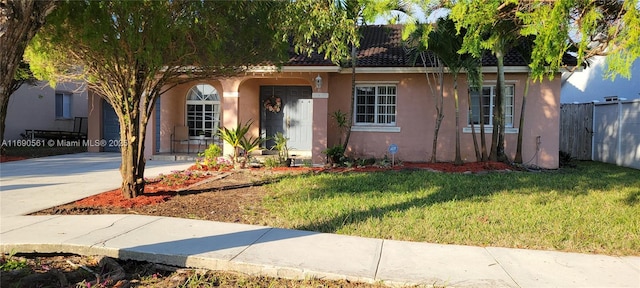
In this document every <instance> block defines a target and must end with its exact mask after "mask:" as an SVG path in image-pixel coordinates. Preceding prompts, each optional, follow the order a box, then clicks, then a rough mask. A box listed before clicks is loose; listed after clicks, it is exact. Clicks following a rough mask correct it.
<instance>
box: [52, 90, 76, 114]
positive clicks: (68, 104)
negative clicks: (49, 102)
mask: <svg viewBox="0 0 640 288" xmlns="http://www.w3.org/2000/svg"><path fill="white" fill-rule="evenodd" d="M54 102H55V113H56V119H62V120H68V119H73V115H72V110H71V108H72V107H73V94H71V93H69V92H56V93H55V99H54Z"/></svg>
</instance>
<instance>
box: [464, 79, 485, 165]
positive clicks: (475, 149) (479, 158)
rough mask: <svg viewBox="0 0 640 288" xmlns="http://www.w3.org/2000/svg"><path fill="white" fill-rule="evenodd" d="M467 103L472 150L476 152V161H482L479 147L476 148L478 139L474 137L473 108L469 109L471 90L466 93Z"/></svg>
mask: <svg viewBox="0 0 640 288" xmlns="http://www.w3.org/2000/svg"><path fill="white" fill-rule="evenodd" d="M467 103H468V104H469V105H468V106H469V119H470V120H471V121H470V122H471V137H472V138H473V150H474V151H475V152H476V161H477V162H480V161H482V155H480V149H479V148H478V139H477V137H476V124H475V123H473V109H471V91H469V93H467Z"/></svg>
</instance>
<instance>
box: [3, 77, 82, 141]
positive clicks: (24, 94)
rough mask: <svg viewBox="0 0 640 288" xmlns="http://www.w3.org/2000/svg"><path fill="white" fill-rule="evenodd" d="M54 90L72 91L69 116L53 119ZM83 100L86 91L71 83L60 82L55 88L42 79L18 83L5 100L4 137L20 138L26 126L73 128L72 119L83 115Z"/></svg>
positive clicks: (64, 129)
mask: <svg viewBox="0 0 640 288" xmlns="http://www.w3.org/2000/svg"><path fill="white" fill-rule="evenodd" d="M56 91H58V92H64V93H70V94H72V101H71V105H72V106H71V118H70V119H57V118H56V102H55V101H56V100H55V94H56ZM87 103H88V96H87V91H86V90H85V89H83V87H82V86H80V85H76V84H73V83H60V84H58V85H57V87H56V89H53V88H52V87H51V86H49V85H48V84H47V82H42V81H40V82H37V83H36V85H33V86H32V85H28V84H25V85H22V86H21V87H20V88H19V89H18V90H17V91H16V92H14V93H13V94H12V95H11V98H10V99H9V107H8V109H7V118H6V128H5V129H6V130H5V134H4V137H5V139H7V140H16V139H21V138H22V137H21V136H20V134H21V133H24V132H25V130H26V129H39V130H60V131H73V121H74V119H73V118H74V117H87V115H88V112H87V107H88V105H87Z"/></svg>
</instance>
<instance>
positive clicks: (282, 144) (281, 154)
mask: <svg viewBox="0 0 640 288" xmlns="http://www.w3.org/2000/svg"><path fill="white" fill-rule="evenodd" d="M272 139H273V141H274V142H275V145H273V147H271V149H273V150H277V151H278V162H279V163H280V165H283V164H285V162H286V161H287V159H289V147H288V146H287V142H288V141H289V138H287V137H285V136H284V134H282V132H278V133H276V134H275V135H273V138H272Z"/></svg>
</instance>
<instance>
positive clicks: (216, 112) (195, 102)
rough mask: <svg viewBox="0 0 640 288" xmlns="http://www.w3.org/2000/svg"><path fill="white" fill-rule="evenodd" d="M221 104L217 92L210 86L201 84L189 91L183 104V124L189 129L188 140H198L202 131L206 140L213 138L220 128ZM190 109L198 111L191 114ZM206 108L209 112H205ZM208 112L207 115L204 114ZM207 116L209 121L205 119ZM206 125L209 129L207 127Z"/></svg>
mask: <svg viewBox="0 0 640 288" xmlns="http://www.w3.org/2000/svg"><path fill="white" fill-rule="evenodd" d="M221 104H222V103H221V101H220V95H219V94H218V90H216V88H215V87H213V86H212V85H210V84H205V83H201V84H197V85H194V86H193V87H191V88H190V89H189V91H188V92H187V97H186V103H185V123H186V124H187V126H188V127H189V139H200V136H199V131H204V132H205V138H207V139H211V138H213V137H214V136H215V134H216V132H217V131H218V127H220V110H221V109H220V106H221ZM191 107H194V108H197V107H199V108H200V109H199V110H197V111H195V112H191V111H190V108H191ZM208 108H210V109H211V110H207V109H208ZM209 111H210V113H209V115H207V113H206V112H209ZM196 113H197V114H196ZM198 114H200V115H198ZM198 116H199V117H198ZM207 116H210V118H211V119H207ZM198 124H199V125H198ZM208 124H210V125H209V126H211V127H207V126H208Z"/></svg>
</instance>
